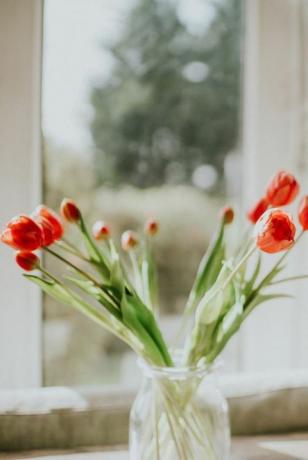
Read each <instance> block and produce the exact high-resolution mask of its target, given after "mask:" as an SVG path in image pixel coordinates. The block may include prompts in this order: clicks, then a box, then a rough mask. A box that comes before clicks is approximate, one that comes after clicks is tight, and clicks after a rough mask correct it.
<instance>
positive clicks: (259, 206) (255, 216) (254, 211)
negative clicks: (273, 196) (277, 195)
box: [247, 197, 270, 224]
mask: <svg viewBox="0 0 308 460" xmlns="http://www.w3.org/2000/svg"><path fill="white" fill-rule="evenodd" d="M269 205H270V204H269V201H268V199H267V198H266V197H263V198H261V199H260V200H259V201H258V202H257V203H256V204H255V205H254V206H253V207H252V208H251V209H250V210H249V211H248V213H247V217H248V219H249V220H250V222H251V223H252V224H255V223H256V222H257V221H258V220H259V219H260V217H261V216H262V214H264V213H265V211H267V210H268V208H269Z"/></svg>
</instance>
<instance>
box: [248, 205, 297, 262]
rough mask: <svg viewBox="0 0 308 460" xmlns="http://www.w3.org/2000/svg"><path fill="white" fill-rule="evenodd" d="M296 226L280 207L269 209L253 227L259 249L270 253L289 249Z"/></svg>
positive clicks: (292, 242)
mask: <svg viewBox="0 0 308 460" xmlns="http://www.w3.org/2000/svg"><path fill="white" fill-rule="evenodd" d="M295 233H296V227H295V225H294V223H293V221H292V218H291V216H290V215H289V214H288V213H286V212H284V211H281V210H280V209H269V210H268V211H266V212H265V213H264V214H263V216H262V217H261V218H260V219H259V220H258V222H257V224H256V227H255V237H256V243H257V246H258V247H259V249H261V251H264V252H268V253H270V254H273V253H276V252H280V251H284V250H285V249H289V248H290V247H291V246H293V244H294V238H295Z"/></svg>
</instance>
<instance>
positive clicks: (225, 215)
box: [221, 206, 234, 225]
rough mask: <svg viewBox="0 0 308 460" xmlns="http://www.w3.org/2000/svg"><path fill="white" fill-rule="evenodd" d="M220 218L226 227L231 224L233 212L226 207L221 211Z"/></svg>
mask: <svg viewBox="0 0 308 460" xmlns="http://www.w3.org/2000/svg"><path fill="white" fill-rule="evenodd" d="M221 218H222V219H223V221H224V223H225V224H226V225H228V224H231V223H232V222H233V219H234V210H233V208H231V206H226V207H224V208H223V209H222V210H221Z"/></svg>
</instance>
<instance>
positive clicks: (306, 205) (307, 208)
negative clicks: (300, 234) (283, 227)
mask: <svg viewBox="0 0 308 460" xmlns="http://www.w3.org/2000/svg"><path fill="white" fill-rule="evenodd" d="M298 219H299V222H300V224H301V226H302V229H303V230H305V231H306V230H308V195H307V196H304V197H303V198H302V200H301V202H300V206H299V210H298Z"/></svg>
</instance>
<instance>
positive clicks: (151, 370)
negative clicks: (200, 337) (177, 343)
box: [138, 350, 222, 380]
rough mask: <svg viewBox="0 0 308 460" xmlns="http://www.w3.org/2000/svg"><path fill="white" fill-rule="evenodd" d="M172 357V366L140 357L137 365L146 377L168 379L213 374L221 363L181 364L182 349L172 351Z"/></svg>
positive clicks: (200, 376)
mask: <svg viewBox="0 0 308 460" xmlns="http://www.w3.org/2000/svg"><path fill="white" fill-rule="evenodd" d="M171 354H172V357H173V360H174V362H175V366H174V367H161V366H153V365H151V364H149V363H148V362H147V361H145V360H144V359H142V358H139V359H138V365H139V367H140V368H141V370H142V372H143V374H144V375H145V376H146V377H148V378H152V379H153V378H157V379H169V380H186V379H189V378H204V377H205V376H207V375H210V374H213V373H214V372H216V371H217V369H219V368H220V367H221V365H222V361H221V360H217V361H214V362H213V363H211V364H209V363H206V362H201V363H199V364H198V365H196V366H183V365H181V362H182V357H183V354H184V352H183V350H174V351H172V353H171Z"/></svg>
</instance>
